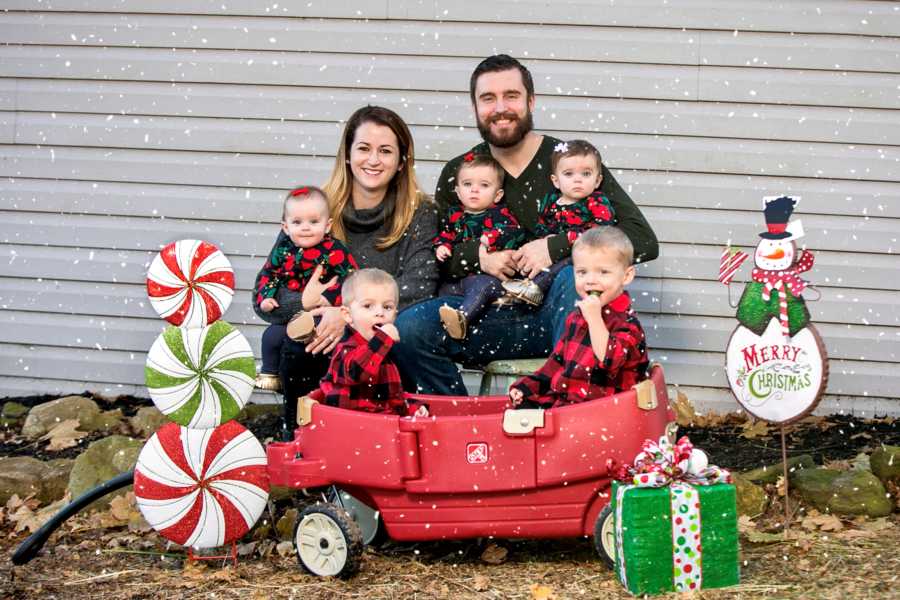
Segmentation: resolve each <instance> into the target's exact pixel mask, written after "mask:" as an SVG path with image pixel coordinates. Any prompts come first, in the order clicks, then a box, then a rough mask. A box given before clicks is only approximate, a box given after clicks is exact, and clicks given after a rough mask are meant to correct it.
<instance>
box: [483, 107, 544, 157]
mask: <svg viewBox="0 0 900 600" xmlns="http://www.w3.org/2000/svg"><path fill="white" fill-rule="evenodd" d="M500 119H509V120H510V121H513V122H514V123H515V126H514V127H513V130H512V131H511V132H510V133H507V134H506V135H504V136H503V137H500V136H497V135H494V134H493V133H491V123H490V122H489V123H487V124H485V123H482V122H481V121H479V120H478V119H477V118H476V119H475V121H476V123H477V124H478V132H479V133H480V134H481V138H482V139H483V140H484V141H486V142H487V143H488V144H490V145H491V146H495V147H497V148H511V147H513V146H515V145H516V144H518V143H519V142H521V141H522V140H524V139H525V136H526V135H528V133H529V132H530V131H531V130H532V129H534V119H532V117H531V111H530V110H528V111H526V112H525V116H524V117H522V118H521V119H520V118H519V116H518V115H517V114H515V113H503V114H500V115H493V116H492V117H491V119H490V121H491V122H493V121H497V120H500Z"/></svg>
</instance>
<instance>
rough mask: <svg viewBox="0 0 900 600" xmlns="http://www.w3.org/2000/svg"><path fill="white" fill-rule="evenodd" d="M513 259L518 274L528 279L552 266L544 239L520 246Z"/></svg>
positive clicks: (548, 249)
mask: <svg viewBox="0 0 900 600" xmlns="http://www.w3.org/2000/svg"><path fill="white" fill-rule="evenodd" d="M513 259H514V260H515V261H516V268H517V269H518V270H519V273H521V274H522V275H524V276H526V277H528V278H529V279H531V278H533V277H534V276H535V275H537V274H538V273H540V272H541V271H543V270H544V269H546V268H547V267H549V266H550V265H552V264H553V261H551V260H550V248H549V246H548V244H547V240H546V238H542V239H539V240H532V241H530V242H528V243H527V244H524V245H523V246H520V247H519V249H518V250H516V251H515V254H513ZM482 270H484V269H482Z"/></svg>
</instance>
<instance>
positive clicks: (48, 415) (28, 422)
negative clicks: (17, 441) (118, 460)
mask: <svg viewBox="0 0 900 600" xmlns="http://www.w3.org/2000/svg"><path fill="white" fill-rule="evenodd" d="M66 419H77V420H78V423H79V424H78V429H79V430H80V431H88V432H92V431H112V430H113V429H114V428H115V427H116V426H118V424H119V422H120V420H121V419H122V411H120V410H119V409H116V410H110V411H106V412H103V411H101V410H100V407H99V406H97V403H96V402H94V401H93V400H91V399H90V398H84V397H82V396H66V397H65V398H59V399H57V400H52V401H50V402H45V403H44V404H39V405H37V406H35V407H34V408H32V409H31V410H30V411H29V412H28V417H26V419H25V425H23V426H22V435H24V436H25V437H27V438H28V439H31V440H35V439H38V438H39V437H41V436H43V435H44V434H46V433H47V432H48V431H50V430H51V429H53V427H55V426H56V425H57V424H59V423H60V422H62V421H65V420H66Z"/></svg>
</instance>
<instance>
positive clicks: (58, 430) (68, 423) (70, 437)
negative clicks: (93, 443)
mask: <svg viewBox="0 0 900 600" xmlns="http://www.w3.org/2000/svg"><path fill="white" fill-rule="evenodd" d="M78 425H79V423H78V419H66V420H65V421H60V422H59V423H57V424H56V425H55V426H54V427H53V428H52V429H51V430H50V431H48V432H47V433H46V434H45V435H44V437H42V438H41V440H42V441H46V440H50V443H49V444H47V450H49V451H51V452H54V451H56V450H65V449H66V448H71V447H73V446H77V445H78V440H80V439H81V438H83V437H87V436H88V435H90V433H88V432H86V431H78Z"/></svg>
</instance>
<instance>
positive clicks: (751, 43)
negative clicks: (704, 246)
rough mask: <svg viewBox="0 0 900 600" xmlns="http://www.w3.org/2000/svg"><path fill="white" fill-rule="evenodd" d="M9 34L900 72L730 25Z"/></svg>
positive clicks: (23, 18) (268, 22) (824, 46)
mask: <svg viewBox="0 0 900 600" xmlns="http://www.w3.org/2000/svg"><path fill="white" fill-rule="evenodd" d="M0 38H2V39H3V40H4V41H5V42H6V43H8V44H27V45H52V44H61V45H73V46H106V47H114V46H127V47H142V48H153V47H158V48H172V47H177V48H197V49H208V48H224V49H236V50H275V51H305V52H332V51H334V49H335V40H336V39H340V40H342V44H341V50H342V51H343V52H354V53H362V54H405V55H431V56H443V55H446V54H447V53H448V50H450V49H452V53H453V54H454V55H457V56H468V57H473V58H478V59H480V58H481V57H484V56H488V55H490V54H493V53H498V52H503V53H506V54H510V55H512V56H528V57H529V58H530V59H532V60H536V59H553V60H582V59H584V56H585V48H590V49H591V52H590V57H591V59H592V60H602V61H610V62H633V63H655V64H677V65H696V64H703V65H708V66H736V67H741V66H746V67H753V68H771V67H775V68H779V67H780V68H791V69H821V70H851V71H854V70H862V71H880V72H897V71H898V69H900V58H898V53H900V40H898V39H894V38H877V37H860V36H844V37H836V36H834V35H809V34H795V35H784V34H781V33H759V32H742V33H741V34H740V35H734V32H732V31H728V32H725V31H702V30H669V29H647V28H640V29H639V28H613V27H584V26H559V25H548V24H541V25H537V26H529V25H518V24H515V25H514V24H508V23H484V24H477V23H476V24H471V23H466V24H459V23H453V22H429V21H411V22H402V21H400V22H398V21H372V20H366V21H363V20H347V19H340V20H333V19H303V20H298V19H296V18H281V17H276V16H267V17H240V18H235V17H221V16H198V15H169V14H167V15H151V14H131V15H112V14H106V15H100V14H96V13H94V14H65V15H59V14H53V13H5V14H0Z"/></svg>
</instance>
